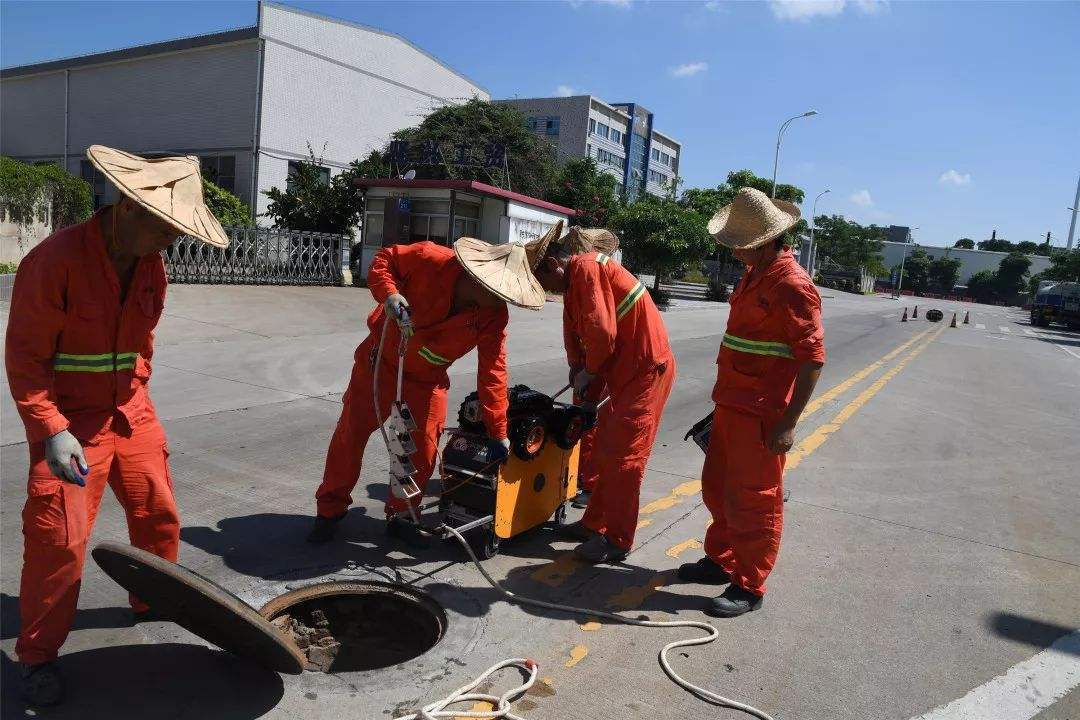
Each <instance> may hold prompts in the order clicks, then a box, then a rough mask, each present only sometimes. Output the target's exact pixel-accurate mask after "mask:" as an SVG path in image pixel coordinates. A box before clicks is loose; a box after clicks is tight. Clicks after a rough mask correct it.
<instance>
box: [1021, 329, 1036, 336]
mask: <svg viewBox="0 0 1080 720" xmlns="http://www.w3.org/2000/svg"><path fill="white" fill-rule="evenodd" d="M1024 334H1025V335H1034V334H1035V331H1034V330H1028V329H1027V328H1024Z"/></svg>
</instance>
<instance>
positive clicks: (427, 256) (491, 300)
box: [308, 238, 546, 546]
mask: <svg viewBox="0 0 1080 720" xmlns="http://www.w3.org/2000/svg"><path fill="white" fill-rule="evenodd" d="M368 288H369V289H370V290H371V295H372V297H374V298H375V300H376V301H377V302H379V303H380V304H379V306H378V307H376V308H375V310H373V311H372V312H371V314H370V315H369V316H368V329H369V330H370V334H369V335H368V337H367V339H365V340H364V342H362V343H361V344H360V346H359V347H358V348H357V349H356V354H355V356H354V357H355V362H354V364H353V371H352V377H351V379H350V380H349V387H348V389H347V390H346V391H345V395H344V397H343V398H342V402H343V403H344V407H343V408H342V410H341V418H340V419H339V420H338V424H337V428H336V429H335V430H334V435H333V437H332V439H331V440H330V447H329V449H328V450H327V454H326V468H325V470H324V472H323V480H322V484H321V485H320V486H319V489H318V491H317V492H316V493H315V497H316V501H317V515H316V518H315V524H314V527H313V529H312V531H311V533H310V534H309V535H308V540H309V541H310V542H313V543H324V542H327V541H329V540H331V539H332V538H333V537H334V535H335V533H336V531H337V526H338V524H339V523H340V521H341V520H342V519H343V518H344V517H345V514H346V512H347V511H348V508H349V505H351V504H352V496H351V493H352V490H353V488H354V487H355V486H356V483H357V482H358V480H359V478H360V470H361V466H362V465H363V461H364V447H365V445H367V441H368V438H369V437H370V436H371V433H373V432H375V431H376V430H377V429H378V428H379V419H378V417H376V414H375V403H374V395H373V386H372V381H373V379H374V378H373V375H374V373H375V372H378V373H379V387H380V389H379V404H380V408H379V417H382V418H383V419H384V420H385V419H386V418H387V416H388V413H389V408H390V404H391V402H392V401H393V400H394V395H395V390H396V385H397V366H398V347H399V341H400V338H401V335H402V333H406V335H407V336H408V347H407V349H406V354H405V359H404V378H403V383H402V398H403V400H404V401H405V403H406V404H407V405H408V406H409V410H410V411H411V413H412V415H413V417H414V418H415V420H416V424H417V430H416V431H414V432H413V433H412V435H413V440H414V442H415V443H416V447H417V451H416V453H415V454H414V455H413V457H412V461H413V464H414V466H415V467H416V476H415V478H414V480H415V482H416V486H417V488H418V489H419V490H420V495H419V496H417V497H415V498H413V499H412V500H408V501H407V500H405V499H403V498H400V497H396V496H395V495H394V493H391V494H390V497H389V498H388V500H387V502H386V514H387V518H388V523H387V531H388V533H390V534H391V535H395V536H398V537H400V538H401V539H403V540H405V541H406V542H407V543H409V544H411V545H415V546H424V545H427V544H428V539H427V536H426V535H422V534H420V533H419V532H418V529H417V528H416V526H415V525H414V524H413V523H411V522H408V521H406V520H405V519H404V518H402V517H401V516H400V515H399V513H401V512H402V511H405V510H407V509H408V503H409V502H411V503H412V504H413V506H414V507H415V506H416V505H418V504H419V502H420V499H421V498H422V497H423V490H424V488H425V487H426V485H427V481H428V479H429V478H430V477H431V473H432V472H433V470H434V466H435V458H436V451H437V447H438V442H439V436H440V434H441V433H442V428H443V423H444V422H445V419H446V395H447V390H448V389H449V387H450V378H449V377H448V375H447V370H448V369H449V368H450V365H451V364H452V363H453V362H454V361H455V360H457V359H458V358H460V357H462V356H464V355H466V354H467V353H468V352H470V351H471V350H472V349H473V348H476V349H477V354H478V360H479V364H478V367H477V371H476V384H477V392H478V395H479V400H480V412H481V416H482V418H483V421H484V426H485V428H486V429H487V433H488V435H489V436H490V437H491V438H492V439H493V440H494V443H493V447H492V452H493V453H494V455H493V458H495V459H503V460H505V459H506V457H507V456H508V450H509V448H510V441H509V439H508V438H507V420H506V411H507V409H508V402H509V401H508V397H507V387H506V384H507V374H506V324H507V321H508V319H509V313H508V312H507V308H506V303H507V302H510V303H513V304H515V305H518V306H520V307H526V308H530V309H533V310H538V309H540V308H541V307H543V305H544V302H545V300H546V295H545V294H544V291H543V288H541V287H540V285H539V283H538V282H537V280H536V278H535V277H534V276H533V274H532V271H531V270H530V269H529V267H528V263H527V260H526V256H525V250H524V248H523V247H522V246H521V245H517V244H512V243H511V244H506V245H488V244H487V243H485V242H482V241H480V240H474V239H472V238H462V239H460V240H458V241H457V242H456V243H454V249H451V248H448V247H445V246H442V245H436V244H435V243H432V242H419V243H416V244H413V245H394V246H391V247H387V248H383V249H382V250H380V251H379V252H378V253H377V254H376V256H375V259H374V260H372V262H371V267H370V269H369V270H368ZM406 298H407V299H406ZM403 310H404V311H405V312H404V313H403ZM406 315H407V318H408V319H407V320H406V319H405V317H406ZM387 316H389V317H391V318H392V319H393V320H394V322H392V323H391V325H390V326H389V327H388V328H387V332H386V339H385V341H384V345H383V351H382V355H381V356H380V357H376V353H377V349H378V344H379V336H380V334H381V332H382V329H383V324H384V323H385V322H386V318H387ZM376 368H377V370H376Z"/></svg>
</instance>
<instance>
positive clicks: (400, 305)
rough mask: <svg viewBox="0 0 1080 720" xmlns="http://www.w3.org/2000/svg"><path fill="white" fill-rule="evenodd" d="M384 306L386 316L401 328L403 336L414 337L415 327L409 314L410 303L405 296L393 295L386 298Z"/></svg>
mask: <svg viewBox="0 0 1080 720" xmlns="http://www.w3.org/2000/svg"><path fill="white" fill-rule="evenodd" d="M383 305H384V307H385V308H386V314H387V315H389V316H390V317H392V318H394V322H396V323H397V326H398V327H399V328H401V332H402V334H403V335H404V336H405V337H406V338H409V337H412V334H413V326H412V320H411V319H410V313H409V301H408V300H406V299H405V297H404V296H403V295H400V294H398V293H393V294H392V295H390V297H388V298H386V302H385V303H384V304H383Z"/></svg>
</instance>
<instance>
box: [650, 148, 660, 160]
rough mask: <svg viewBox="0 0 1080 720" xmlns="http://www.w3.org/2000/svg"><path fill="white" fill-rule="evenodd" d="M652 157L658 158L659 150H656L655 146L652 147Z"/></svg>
mask: <svg viewBox="0 0 1080 720" xmlns="http://www.w3.org/2000/svg"><path fill="white" fill-rule="evenodd" d="M652 159H653V160H659V159H660V151H659V150H657V149H656V148H653V149H652Z"/></svg>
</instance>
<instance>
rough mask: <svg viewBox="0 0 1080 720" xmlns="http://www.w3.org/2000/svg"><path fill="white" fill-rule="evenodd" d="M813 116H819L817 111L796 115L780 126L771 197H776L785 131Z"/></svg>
mask: <svg viewBox="0 0 1080 720" xmlns="http://www.w3.org/2000/svg"><path fill="white" fill-rule="evenodd" d="M811 115H817V110H807V111H806V112H804V113H803V114H802V115H796V116H795V117H793V118H788V119H787V120H785V121H784V124H783V125H781V126H780V132H778V133H777V134H776V155H775V156H774V157H773V166H772V195H771V196H770V197H776V168H777V167H778V166H779V165H780V140H781V139H782V138H783V137H784V131H785V130H787V126H788V125H790V124H791V121H793V120H798V119H799V118H804V117H810V116H811Z"/></svg>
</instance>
